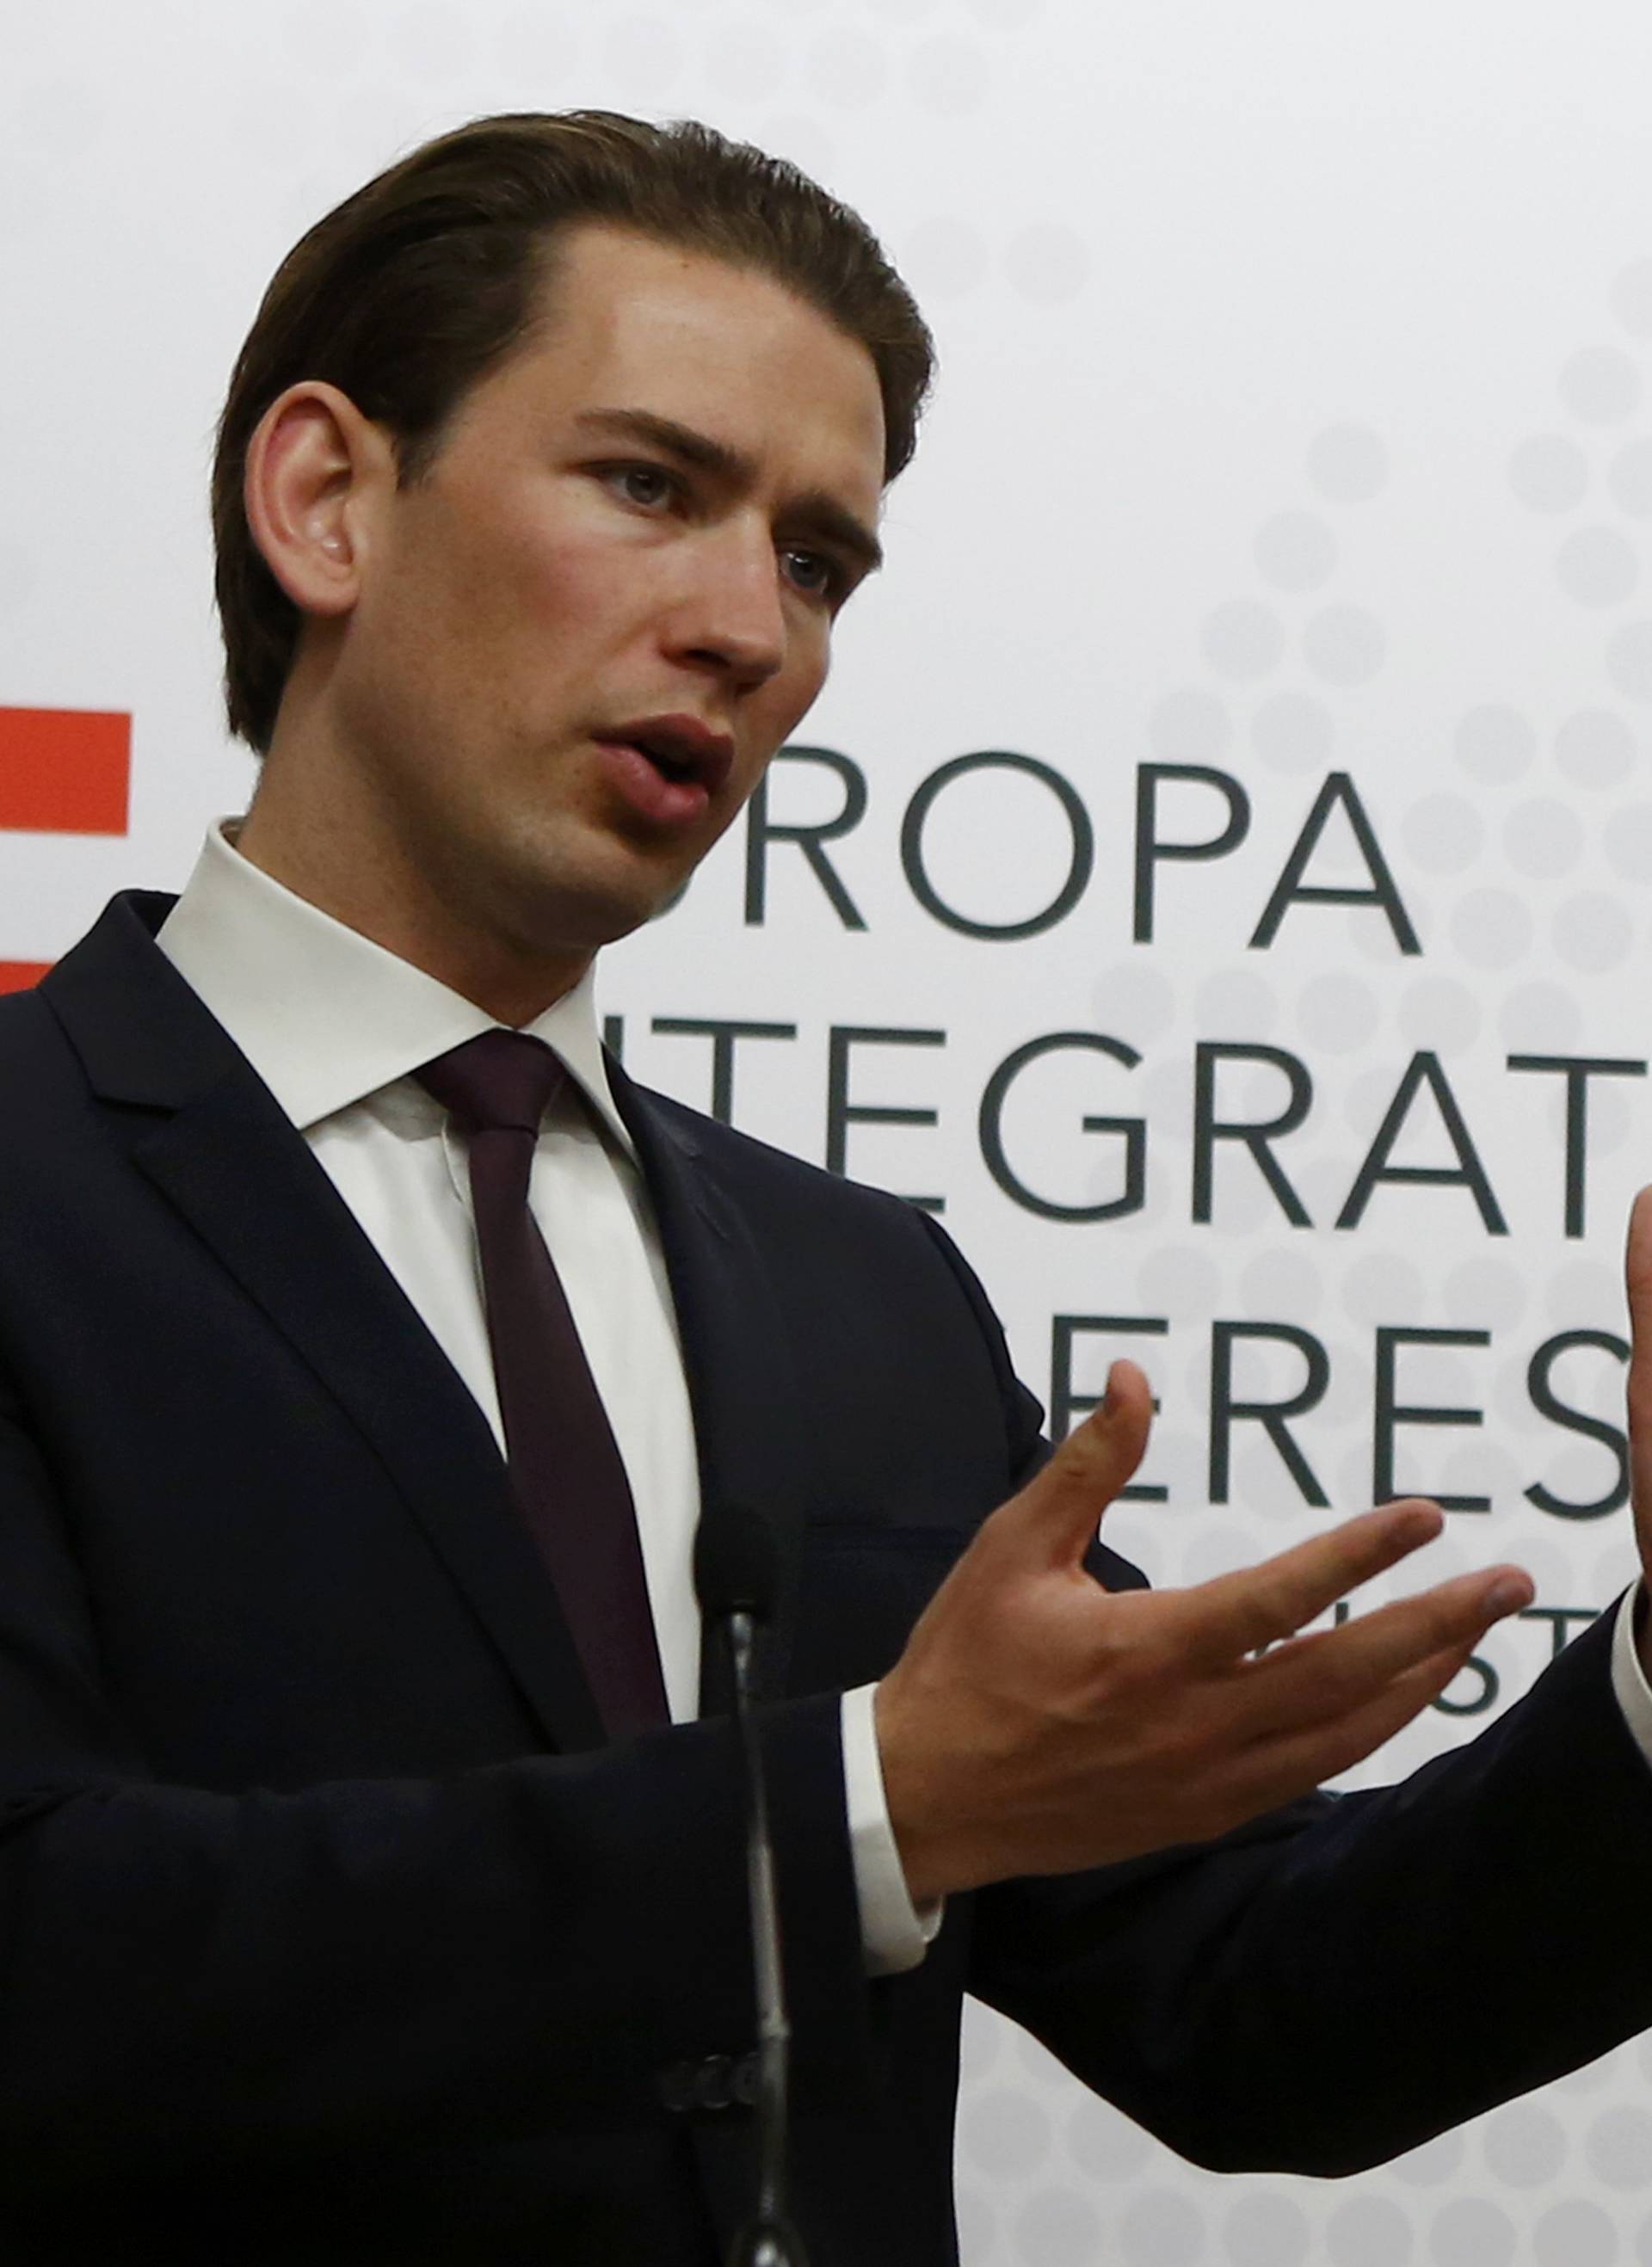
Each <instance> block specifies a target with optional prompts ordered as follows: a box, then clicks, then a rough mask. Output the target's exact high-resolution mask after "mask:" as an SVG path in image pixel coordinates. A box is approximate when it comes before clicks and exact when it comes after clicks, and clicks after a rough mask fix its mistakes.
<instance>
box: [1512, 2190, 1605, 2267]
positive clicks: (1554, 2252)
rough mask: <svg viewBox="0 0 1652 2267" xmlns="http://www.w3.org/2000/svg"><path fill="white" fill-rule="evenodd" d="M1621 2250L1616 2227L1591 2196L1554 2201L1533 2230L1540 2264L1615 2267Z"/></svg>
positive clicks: (1533, 2245) (1535, 2256)
mask: <svg viewBox="0 0 1652 2267" xmlns="http://www.w3.org/2000/svg"><path fill="white" fill-rule="evenodd" d="M1621 2254H1622V2245H1621V2243H1620V2241H1619V2236H1618V2231H1617V2229H1616V2227H1614V2226H1613V2225H1612V2221H1611V2220H1610V2219H1608V2218H1607V2216H1606V2214H1605V2213H1604V2212H1603V2211H1602V2210H1601V2207H1600V2206H1599V2205H1597V2204H1592V2203H1590V2201H1589V2200H1588V2198H1587V2197H1576V2198H1569V2199H1568V2201H1567V2202H1566V2203H1564V2204H1557V2205H1553V2206H1552V2207H1551V2209H1550V2210H1549V2211H1547V2212H1544V2213H1543V2214H1542V2215H1541V2216H1540V2218H1539V2219H1538V2224H1537V2226H1536V2227H1534V2228H1533V2229H1532V2231H1531V2256H1532V2257H1533V2259H1534V2260H1536V2262H1537V2263H1538V2267H1612V2263H1613V2261H1614V2260H1616V2259H1618V2258H1619V2256H1621Z"/></svg>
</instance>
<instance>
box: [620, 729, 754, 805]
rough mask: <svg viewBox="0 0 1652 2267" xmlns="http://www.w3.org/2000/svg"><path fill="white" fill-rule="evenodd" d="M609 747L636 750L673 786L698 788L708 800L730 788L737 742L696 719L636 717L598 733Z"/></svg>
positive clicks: (726, 734) (725, 733)
mask: <svg viewBox="0 0 1652 2267" xmlns="http://www.w3.org/2000/svg"><path fill="white" fill-rule="evenodd" d="M594 737H595V738H596V739H597V740H598V742H599V743H601V744H602V745H604V746H606V747H614V748H634V749H635V750H636V752H638V754H640V755H642V756H643V757H644V758H646V759H647V760H648V762H649V763H650V764H651V765H653V766H654V767H655V769H656V770H657V772H658V773H659V774H661V776H662V778H664V780H666V781H669V782H671V783H672V784H673V785H677V786H684V787H698V788H701V789H703V790H704V793H705V795H706V796H707V797H708V799H709V798H710V797H712V796H716V795H717V794H719V793H720V792H721V790H722V789H723V788H724V787H725V786H726V785H727V783H728V778H729V774H730V772H731V770H732V769H733V767H734V742H733V740H732V739H731V737H730V736H729V734H728V733H727V732H718V731H714V730H713V729H712V728H711V726H710V725H709V724H702V723H701V721H700V719H699V718H698V717H697V716H689V715H664V716H637V717H634V718H632V719H631V720H630V721H629V722H628V723H623V724H615V725H612V726H609V727H607V728H606V729H605V730H602V731H600V732H598V733H596V734H595V735H594Z"/></svg>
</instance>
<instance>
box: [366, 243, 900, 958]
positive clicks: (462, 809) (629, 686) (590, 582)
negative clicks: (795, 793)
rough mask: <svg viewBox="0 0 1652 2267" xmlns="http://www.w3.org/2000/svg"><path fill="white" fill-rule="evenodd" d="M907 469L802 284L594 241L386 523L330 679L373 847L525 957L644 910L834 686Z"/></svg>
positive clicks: (458, 919)
mask: <svg viewBox="0 0 1652 2267" xmlns="http://www.w3.org/2000/svg"><path fill="white" fill-rule="evenodd" d="M883 455H884V425H883V415H882V405H881V400H880V397H879V393H878V387H877V377H876V373H875V371H874V369H873V366H872V363H871V359H870V356H869V355H868V353H867V352H866V350H865V348H863V347H862V346H861V345H860V344H859V343H858V342H857V341H855V340H852V339H850V338H848V337H847V336H846V335H845V334H843V333H842V332H841V331H840V330H838V329H837V327H836V326H834V325H833V324H832V323H831V322H829V321H828V320H827V319H826V318H825V317H824V316H822V315H820V314H819V313H817V312H815V311H814V310H813V309H812V308H811V307H809V306H806V305H805V304H804V303H803V302H802V301H800V300H799V299H797V298H796V297H793V296H792V294H791V293H790V292H789V291H787V290H785V289H784V288H783V287H782V286H781V285H780V284H778V283H776V282H773V281H771V280H770V279H769V278H767V277H766V276H763V275H757V274H755V273H752V272H749V271H746V270H744V269H741V268H733V267H731V266H728V265H727V264H725V263H724V262H723V261H721V260H716V259H712V258H709V257H708V256H706V255H704V254H701V253H689V252H683V251H679V250H674V249H672V248H671V247H670V246H664V245H662V244H658V243H656V242H654V241H652V240H651V239H649V238H643V237H640V236H636V235H633V234H630V233H628V232H623V231H616V230H613V229H609V228H606V227H598V226H584V227H581V228H579V229H577V230H575V231H570V233H569V235H568V236H567V237H565V238H563V239H562V243H561V245H560V247H559V250H558V253H557V256H556V260H555V265H554V274H553V278H552V282H551V284H550V292H549V305H548V320H547V322H546V323H545V324H544V325H543V326H541V327H540V329H539V330H538V331H537V332H536V334H534V335H532V337H531V338H530V339H529V341H527V342H526V343H525V344H524V345H523V346H522V347H520V348H518V350H517V351H516V352H514V353H513V354H512V355H511V356H510V357H509V358H508V359H507V361H506V362H505V363H503V364H502V365H501V366H500V367H499V368H498V369H497V370H496V371H494V372H493V374H492V375H491V376H489V377H488V378H484V379H483V380H482V381H481V383H480V384H479V385H477V386H476V387H475V388H474V390H473V392H472V393H470V394H469V396H468V397H467V398H466V400H464V402H463V403H462V404H461V405H460V407H459V410H458V411H457V413H456V415H455V416H454V418H453V420H452V423H451V425H450V427H449V428H448V429H447V431H446V433H445V434H444V437H443V441H442V445H441V448H440V451H439V453H438V454H437V458H436V459H435V462H434V464H433V465H432V466H431V467H430V470H429V471H428V472H427V473H425V474H424V476H423V477H422V479H420V480H419V481H416V482H415V483H414V484H413V485H411V486H409V487H407V488H400V489H397V490H395V491H394V492H393V493H392V492H390V491H388V490H387V489H386V490H385V492H384V493H382V494H381V495H380V496H379V497H378V502H377V503H376V504H375V506H374V508H373V510H372V513H371V517H369V519H368V520H367V522H366V523H365V527H366V542H365V545H364V555H363V569H362V580H361V585H360V592H359V596H358V598H357V599H356V604H355V605H354V608H353V610H352V612H351V614H350V617H349V623H348V625H347V628H346V634H345V635H344V636H343V638H342V639H341V643H340V647H339V650H338V654H337V657H336V661H335V664H334V674H333V679H332V699H333V701H334V727H335V738H336V745H337V752H338V756H339V759H340V760H341V762H343V763H345V764H346V765H348V766H349V767H351V769H352V771H353V772H354V774H355V775H356V777H355V781H354V785H355V787H356V792H355V793H354V794H353V795H352V796H351V798H350V801H351V804H352V807H353V808H354V809H355V810H356V811H361V810H362V809H363V808H366V809H369V810H371V811H372V812H373V813H374V814H375V827H376V828H382V830H384V832H383V833H382V834H381V837H380V840H378V842H374V843H368V844H363V850H364V852H365V853H366V854H367V855H372V856H375V857H376V858H377V859H378V862H379V863H380V865H381V866H382V867H385V868H386V869H389V868H397V869H405V870H407V871H408V872H412V873H416V874H417V876H418V877H419V878H420V882H421V884H422V886H425V887H428V888H429V889H430V891H433V892H434V893H435V896H436V898H437V899H438V900H439V901H440V905H441V909H442V915H443V918H444V922H445V923H446V924H449V925H452V924H455V923H457V924H458V925H459V926H460V927H464V926H466V925H468V927H469V928H470V929H471V930H472V931H474V932H476V933H478V935H479V938H480V936H481V935H487V936H488V937H489V938H490V939H491V940H492V941H493V942H494V943H496V944H497V946H499V947H500V948H501V949H502V950H503V951H504V952H505V953H506V954H507V955H513V954H521V955H525V956H526V957H527V959H529V960H532V958H533V957H535V956H537V957H540V958H541V959H545V958H555V957H557V956H570V955H571V956H575V957H583V956H585V955H588V954H589V952H590V951H591V950H594V949H595V948H596V947H597V946H598V945H599V944H601V943H605V942H606V941H607V940H608V939H610V938H612V937H614V936H617V935H622V934H623V933H624V932H625V931H626V930H628V929H629V928H634V927H635V925H636V924H637V923H638V922H639V921H643V920H645V919H646V918H647V917H648V916H649V915H650V913H653V912H654V911H656V910H657V908H658V906H660V905H661V904H662V903H663V902H664V899H666V898H667V897H669V896H670V894H671V893H672V891H673V890H675V889H676V888H677V887H678V886H679V884H681V883H682V881H683V880H684V879H685V878H686V876H687V875H688V873H689V872H690V870H691V869H693V867H694V865H695V864H696V863H697V862H698V861H699V860H700V859H701V858H702V857H703V856H704V855H705V854H706V852H707V851H708V850H709V848H710V847H711V845H712V843H713V842H714V841H716V838H717V837H718V835H719V834H721V833H722V832H723V829H724V828H725V827H726V826H727V825H729V823H730V821H731V819H732V818H733V817H734V816H735V814H736V812H737V811H738V809H739V807H740V805H741V803H743V802H744V801H745V797H746V796H748V795H749V794H750V792H751V790H752V789H753V787H754V786H755V785H756V783H757V781H758V779H759V777H760V774H761V773H762V770H763V767H764V766H765V765H766V764H767V762H768V760H769V759H770V757H771V756H772V755H773V754H774V752H775V749H776V748H777V747H778V746H779V745H781V743H782V741H783V740H784V739H785V738H786V737H787V735H788V734H789V732H790V731H791V730H793V728H794V727H795V726H796V725H797V722H798V720H799V719H800V718H801V716H802V715H803V714H804V710H805V709H806V708H808V707H809V705H810V703H811V701H813V699H814V697H815V694H816V693H818V692H819V688H820V686H821V683H822V681H823V679H824V678H825V675H826V661H827V652H828V646H829V642H830V635H831V629H832V623H833V615H834V613H835V612H836V610H837V608H838V606H839V605H841V603H842V600H843V598H845V597H847V595H848V591H849V590H851V589H852V588H853V587H854V584H855V582H856V581H857V580H858V579H859V578H860V576H861V575H862V574H863V572H864V571H865V570H866V569H867V567H868V565H869V563H870V557H869V552H870V549H871V548H872V547H871V546H870V532H871V530H872V528H873V525H874V524H875V520H876V516H877V507H878V502H879V497H880V494H881V488H882V468H883ZM363 790H365V796H363Z"/></svg>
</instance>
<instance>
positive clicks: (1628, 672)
mask: <svg viewBox="0 0 1652 2267" xmlns="http://www.w3.org/2000/svg"><path fill="white" fill-rule="evenodd" d="M1606 674H1607V676H1608V677H1610V678H1611V679H1612V684H1613V685H1614V686H1616V687H1617V689H1618V691H1619V693H1622V694H1623V696H1624V698H1625V699H1626V701H1652V621H1632V622H1625V623H1624V624H1623V625H1622V627H1620V628H1619V629H1616V630H1614V631H1613V632H1612V636H1611V638H1610V639H1609V641H1608V642H1607V646H1606Z"/></svg>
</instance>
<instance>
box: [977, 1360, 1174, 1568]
mask: <svg viewBox="0 0 1652 2267" xmlns="http://www.w3.org/2000/svg"><path fill="white" fill-rule="evenodd" d="M1152 1424H1153V1397H1152V1393H1151V1391H1150V1390H1149V1386H1148V1382H1147V1379H1146V1378H1145V1377H1144V1376H1142V1372H1141V1370H1140V1369H1138V1368H1137V1367H1136V1365H1135V1363H1134V1362H1133V1361H1115V1362H1114V1363H1113V1365H1112V1368H1111V1369H1110V1370H1109V1371H1108V1373H1107V1394H1106V1398H1105V1400H1104V1401H1103V1402H1102V1403H1101V1404H1100V1405H1099V1406H1098V1407H1097V1408H1095V1409H1092V1410H1091V1412H1090V1415H1089V1416H1088V1417H1087V1418H1085V1420H1084V1421H1083V1424H1082V1425H1078V1426H1076V1427H1074V1429H1073V1431H1072V1432H1071V1433H1069V1434H1068V1436H1067V1438H1066V1440H1065V1441H1063V1442H1062V1443H1061V1447H1060V1448H1059V1449H1057V1450H1056V1451H1055V1454H1054V1456H1052V1457H1051V1459H1050V1461H1049V1463H1048V1464H1046V1466H1045V1467H1044V1470H1043V1471H1041V1472H1040V1473H1039V1475H1038V1477H1037V1478H1035V1479H1034V1480H1032V1482H1031V1483H1030V1484H1029V1485H1028V1486H1026V1487H1024V1489H1023V1490H1022V1492H1021V1493H1020V1494H1019V1495H1018V1496H1016V1497H1014V1498H1013V1499H1012V1500H1011V1501H1010V1503H1009V1504H1007V1505H1006V1506H1005V1507H1004V1509H1003V1511H1002V1512H1001V1513H1000V1514H999V1515H998V1517H999V1519H1000V1521H1003V1520H1004V1518H1005V1515H1006V1514H1008V1515H1010V1524H1011V1526H1012V1528H1013V1530H1014V1531H1015V1532H1016V1534H1017V1539H1019V1538H1020V1537H1021V1536H1022V1535H1023V1534H1024V1533H1029V1532H1030V1533H1031V1534H1032V1535H1033V1536H1035V1537H1037V1538H1038V1540H1037V1546H1036V1547H1037V1548H1038V1549H1039V1552H1040V1553H1041V1554H1043V1555H1046V1556H1047V1558H1048V1559H1049V1562H1050V1563H1051V1564H1052V1565H1056V1566H1076V1565H1077V1564H1078V1561H1079V1560H1080V1559H1082V1558H1083V1555H1084V1553H1085V1552H1086V1551H1088V1550H1089V1548H1090V1544H1092V1543H1093V1542H1094V1541H1095V1539H1096V1530H1097V1528H1098V1526H1099V1525H1100V1523H1101V1515H1102V1514H1103V1512H1104V1511H1105V1510H1106V1508H1107V1506H1108V1505H1109V1504H1110V1503H1111V1502H1112V1500H1113V1499H1114V1497H1115V1496H1116V1495H1117V1494H1118V1493H1119V1491H1120V1488H1122V1487H1124V1486H1126V1485H1127V1482H1128V1481H1129V1478H1130V1476H1131V1474H1132V1473H1133V1472H1134V1471H1135V1468H1136V1466H1137V1465H1138V1464H1140V1463H1141V1461H1142V1452H1143V1450H1144V1449H1146V1447H1147V1438H1148V1434H1149V1431H1150V1430H1151V1429H1152Z"/></svg>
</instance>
